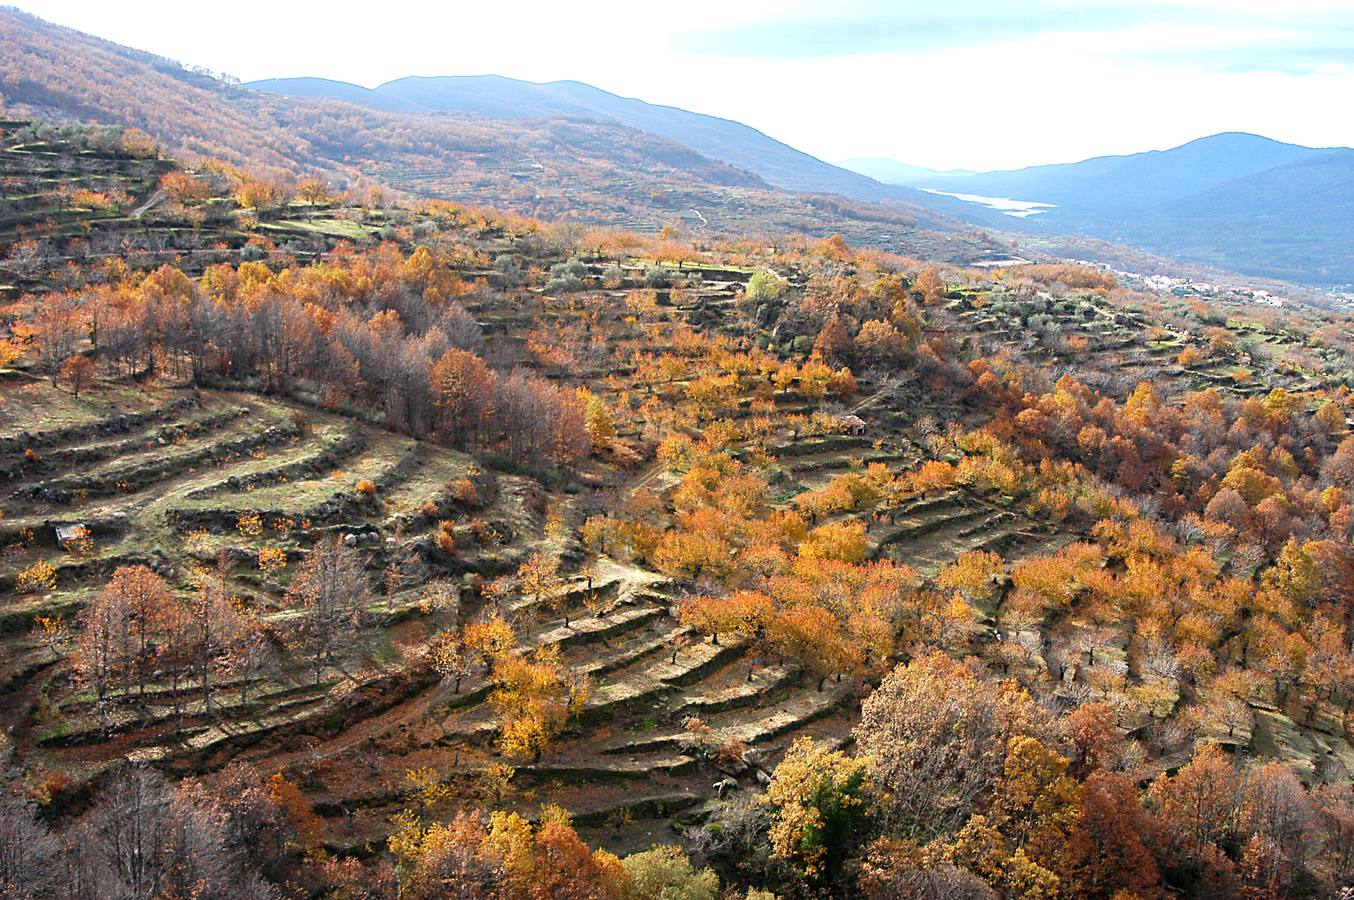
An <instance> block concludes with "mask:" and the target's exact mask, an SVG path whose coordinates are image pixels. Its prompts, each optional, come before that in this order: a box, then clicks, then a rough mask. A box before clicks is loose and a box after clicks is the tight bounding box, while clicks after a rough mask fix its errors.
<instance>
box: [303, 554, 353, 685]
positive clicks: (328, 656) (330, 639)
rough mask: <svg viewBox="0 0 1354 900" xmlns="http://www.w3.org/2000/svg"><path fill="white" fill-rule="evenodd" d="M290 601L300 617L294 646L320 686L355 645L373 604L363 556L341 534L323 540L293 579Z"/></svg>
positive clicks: (307, 557)
mask: <svg viewBox="0 0 1354 900" xmlns="http://www.w3.org/2000/svg"><path fill="white" fill-rule="evenodd" d="M286 600H287V605H288V606H290V607H291V608H292V609H294V610H295V611H296V613H297V618H296V620H295V623H294V624H293V625H292V626H291V628H292V630H291V640H290V643H291V644H292V646H294V647H296V648H297V649H298V650H300V651H301V653H302V654H303V655H304V656H305V657H307V658H308V659H309V660H310V666H311V669H312V670H313V672H314V674H315V683H316V684H319V683H320V674H321V673H322V672H323V671H324V667H325V665H326V664H328V663H330V662H332V661H333V660H334V659H335V658H336V657H337V656H338V655H339V654H341V653H343V652H344V651H345V650H347V649H348V648H349V647H351V646H352V645H353V643H354V642H355V640H356V638H357V634H358V627H359V625H360V624H361V621H362V616H363V614H364V612H365V611H366V608H367V606H368V604H369V603H370V602H371V594H370V586H369V584H368V582H367V576H366V573H365V572H364V571H363V567H362V559H361V557H360V556H358V554H357V551H355V550H353V549H352V548H350V547H348V546H346V545H345V544H344V543H343V541H342V540H341V539H340V538H339V536H338V535H330V536H329V537H326V538H322V539H321V540H320V541H319V542H317V543H316V544H315V546H314V548H313V549H312V550H311V552H310V554H309V555H307V556H306V559H305V561H304V562H302V563H301V566H300V568H299V569H298V570H297V572H296V575H295V577H294V578H292V582H291V585H290V587H288V589H287V597H286Z"/></svg>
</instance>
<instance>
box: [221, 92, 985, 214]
mask: <svg viewBox="0 0 1354 900" xmlns="http://www.w3.org/2000/svg"><path fill="white" fill-rule="evenodd" d="M245 86H246V87H248V88H252V89H254V90H258V91H263V92H269V93H275V94H282V95H286V96H289V97H297V98H308V99H316V98H328V99H338V100H348V101H350V102H354V103H362V104H364V105H366V106H369V107H372V108H373V109H399V110H404V111H409V112H444V113H446V112H450V113H468V114H472V115H479V116H489V117H493V118H497V119H532V118H554V117H560V116H567V117H572V118H581V119H588V120H591V121H596V122H603V123H606V122H614V123H617V124H621V125H625V126H627V127H629V128H637V129H639V130H641V131H645V132H648V133H649V134H654V135H658V136H660V137H665V138H668V139H671V140H675V141H680V142H681V143H683V144H686V145H687V146H690V147H692V148H693V149H695V150H696V151H698V152H700V153H701V154H703V155H705V156H708V157H710V158H711V159H715V160H719V161H721V162H724V163H728V164H729V165H732V166H736V167H738V168H740V169H746V170H747V171H749V172H752V173H754V174H756V175H758V176H759V177H761V178H762V179H764V180H765V181H766V182H768V183H769V184H772V185H774V186H776V187H779V188H784V189H785V190H790V191H800V192H805V193H820V194H839V195H841V196H843V197H848V198H850V199H853V200H863V201H866V202H880V201H886V200H901V201H904V202H907V203H912V204H915V205H917V206H918V207H920V208H923V209H930V210H934V211H936V212H939V213H941V214H944V215H949V216H956V217H959V218H963V219H965V220H966V221H969V222H973V223H975V224H980V225H987V226H994V225H1002V224H1004V223H1002V222H1001V220H1000V219H999V218H997V217H994V216H992V215H990V214H988V213H987V212H986V211H984V210H974V209H972V208H968V207H965V206H963V205H961V204H958V203H955V202H954V201H952V200H950V199H949V198H947V197H936V196H934V195H927V194H925V193H923V192H921V191H917V190H915V189H913V188H910V187H902V186H899V185H893V184H883V183H881V182H880V181H876V180H875V179H874V178H873V177H869V176H867V175H862V174H860V173H859V172H855V171H850V170H848V169H845V168H842V167H840V166H834V165H832V164H830V163H826V162H823V161H822V160H820V159H817V158H816V157H813V156H811V155H809V154H808V153H805V152H803V151H801V150H797V149H795V148H794V147H791V146H789V145H788V144H784V143H782V142H780V141H778V140H776V139H774V138H772V137H769V136H768V135H766V134H763V133H762V132H760V131H758V130H757V129H755V128H752V127H750V126H748V125H744V124H743V123H741V122H735V121H732V120H729V119H722V118H719V117H717V116H709V115H704V114H702V113H695V112H690V111H688V110H685V109H678V108H677V107H673V106H661V105H658V104H653V103H646V102H645V101H643V100H637V99H635V98H632V97H621V96H619V95H617V94H613V93H610V92H609V91H604V90H601V89H600V88H596V87H593V86H592V85H589V84H584V83H582V82H579V81H553V82H548V83H545V84H537V83H535V82H530V81H521V80H519V79H515V78H505V77H503V76H500V75H473V76H469V75H468V76H461V75H454V76H437V77H408V78H400V79H397V80H395V81H390V82H387V83H385V84H382V85H380V86H378V87H376V88H374V89H370V90H369V89H367V88H363V87H360V86H358V85H354V84H347V83H345V82H335V81H329V80H327V79H323V78H283V79H269V80H266V81H254V82H249V83H248V84H246V85H245Z"/></svg>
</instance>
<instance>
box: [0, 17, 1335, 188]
mask: <svg viewBox="0 0 1354 900" xmlns="http://www.w3.org/2000/svg"><path fill="white" fill-rule="evenodd" d="M0 2H9V3H11V4H13V5H16V6H18V7H19V8H21V9H24V10H27V11H28V12H32V13H34V14H36V15H39V16H41V17H43V18H45V19H48V20H49V21H53V22H57V23H59V24H62V25H69V26H71V27H73V28H77V29H79V30H81V31H86V32H89V33H91V34H95V35H98V36H99V37H103V38H107V39H109V40H113V41H116V42H118V43H121V44H126V45H129V46H132V47H137V48H139V49H142V50H148V51H151V52H153V53H157V54H160V55H162V56H167V57H170V58H173V59H176V60H178V61H180V62H182V63H185V64H191V65H198V66H203V67H206V68H208V69H211V70H213V71H216V72H222V73H226V74H229V75H232V76H235V77H238V78H240V79H242V80H245V81H249V80H253V79H259V78H273V77H289V76H299V75H311V76H319V77H325V78H334V79H338V80H342V81H350V82H354V83H356V84H361V85H364V86H367V87H374V86H376V85H378V84H380V83H382V82H384V81H388V80H392V79H395V78H399V77H402V76H405V75H483V74H497V75H506V76H510V77H514V78H523V79H526V80H529V81H551V80H556V79H575V80H578V81H585V82H588V83H589V84H593V85H596V86H597V87H600V88H603V89H605V90H609V91H612V92H614V93H617V94H623V95H625V96H631V97H638V98H640V99H642V100H647V101H649V102H652V103H664V104H669V105H672V106H679V107H682V108H684V109H689V110H693V111H695V112H702V113H708V114H712V115H718V116H723V117H726V118H730V119H736V120H738V121H741V122H744V123H746V124H748V125H751V126H753V127H755V128H758V129H760V130H761V131H763V132H765V133H767V134H769V135H771V136H772V137H774V138H777V139H778V140H782V141H784V142H786V143H788V144H791V145H793V146H795V147H798V148H799V149H801V150H804V151H807V152H809V153H812V154H813V155H815V156H817V157H819V158H821V159H825V160H828V161H831V162H837V161H840V160H843V159H847V158H852V157H889V158H892V159H896V160H899V161H901V162H905V163H910V164H913V165H921V166H928V167H932V168H938V169H950V168H967V169H977V170H990V169H1004V168H1017V167H1020V166H1026V165H1034V164H1040V163H1053V162H1070V161H1074V160H1079V159H1084V158H1086V157H1090V156H1096V155H1101V154H1107V153H1132V152H1137V151H1141V150H1153V149H1156V150H1160V149H1166V148H1169V147H1172V146H1176V145H1178V144H1182V143H1185V142H1186V141H1190V140H1193V139H1195V138H1198V137H1202V136H1204V135H1207V134H1214V133H1217V132H1220V131H1250V132H1254V133H1257V134H1264V135H1266V136H1269V137H1273V138H1276V139H1279V140H1285V141H1291V142H1293V143H1300V144H1307V145H1309V146H1319V147H1327V146H1354V116H1350V115H1349V108H1350V103H1351V98H1354V0H1177V2H1151V0H1145V2H1143V0H1120V2H1110V0H1020V2H1006V0H1003V2H999V0H893V2H888V0H834V2H831V3H823V2H821V0H820V2H808V0H683V2H681V3H644V2H636V0H598V2H587V3H585V2H574V3H569V2H561V0H511V2H502V0H475V2H464V0H443V2H440V3H436V4H433V3H428V2H412V0H383V2H381V3H376V4H373V3H370V2H361V3H353V2H348V0H330V2H323V3H319V2H311V0H266V2H265V0H231V2H230V3H228V4H220V5H218V6H216V7H214V12H213V13H212V14H211V16H210V17H199V16H197V15H195V13H196V12H197V10H198V9H200V7H198V6H197V5H196V4H184V3H182V2H181V0H178V2H164V0H145V2H136V0H119V2H109V0H0Z"/></svg>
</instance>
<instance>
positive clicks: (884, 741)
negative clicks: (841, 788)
mask: <svg viewBox="0 0 1354 900" xmlns="http://www.w3.org/2000/svg"><path fill="white" fill-rule="evenodd" d="M1043 723H1044V716H1043V714H1042V713H1041V712H1040V711H1039V709H1038V707H1037V706H1036V705H1035V703H1034V701H1033V699H1032V698H1031V697H1030V696H1029V695H1028V694H1027V693H1025V692H1024V691H1023V690H1021V689H1019V688H1017V687H1016V686H1015V685H1014V684H1011V683H1002V682H997V681H995V680H993V679H991V678H990V677H989V676H987V675H986V674H985V673H984V672H983V671H982V670H981V668H980V667H979V666H978V664H977V663H976V662H975V661H973V660H969V661H967V662H964V663H961V662H956V661H954V660H951V659H950V658H948V657H946V656H943V655H941V654H932V655H929V656H923V657H921V658H919V659H916V660H914V661H912V662H910V663H908V664H907V665H904V666H899V667H898V668H896V669H894V670H893V672H891V673H890V674H889V675H888V676H887V677H885V679H884V681H883V682H882V683H881V684H880V686H879V687H878V689H876V690H875V692H874V693H873V694H871V695H870V696H869V697H868V698H867V699H866V700H865V702H864V703H863V704H862V706H861V721H860V724H859V725H857V726H856V728H855V731H854V732H853V733H854V735H855V738H856V742H857V745H858V746H859V748H860V751H861V753H862V755H864V756H867V757H868V758H869V759H870V760H871V765H870V777H871V779H872V780H873V781H874V782H875V783H876V784H877V785H879V786H880V787H881V788H883V789H885V790H886V791H888V799H887V801H885V802H883V803H882V804H881V808H880V812H881V815H882V818H883V821H884V822H885V824H886V827H887V829H888V830H889V831H890V832H891V833H893V834H895V835H898V836H901V837H917V838H924V837H929V836H933V835H941V834H947V833H951V832H953V831H956V830H958V828H959V827H960V826H961V825H963V823H964V822H965V821H966V820H967V819H968V816H969V815H970V813H972V812H973V811H974V810H975V809H977V808H981V807H982V806H984V805H985V804H986V803H988V802H990V799H991V797H992V794H993V791H994V790H995V789H996V786H997V784H998V782H999V780H1000V779H1001V776H1002V773H1003V771H1004V769H1005V763H1006V751H1007V744H1008V741H1009V739H1010V738H1011V737H1014V736H1017V735H1022V734H1027V735H1032V736H1037V734H1038V733H1039V732H1040V731H1041V730H1042V729H1043V728H1044V724H1043Z"/></svg>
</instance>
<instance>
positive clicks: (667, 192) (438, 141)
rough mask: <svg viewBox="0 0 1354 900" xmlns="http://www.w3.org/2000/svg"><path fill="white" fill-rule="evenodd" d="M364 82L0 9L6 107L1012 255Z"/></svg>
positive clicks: (686, 212)
mask: <svg viewBox="0 0 1354 900" xmlns="http://www.w3.org/2000/svg"><path fill="white" fill-rule="evenodd" d="M349 87H351V86H349ZM329 88H333V85H332V84H331V85H329ZM362 90H363V89H361V88H353V89H352V90H348V89H347V88H342V89H341V90H337V89H336V90H335V92H337V93H340V94H342V95H343V98H344V100H333V99H309V100H304V99H295V98H289V97H282V96H278V95H274V94H267V93H263V92H261V91H251V90H246V89H244V88H241V87H239V86H237V85H232V84H228V83H224V82H222V81H219V80H216V79H214V78H212V77H210V76H207V75H204V74H202V73H200V72H197V71H194V70H191V69H187V68H184V67H183V66H181V65H180V64H178V63H176V62H173V61H171V60H167V59H163V58H160V57H156V56H153V55H151V54H147V53H143V52H141V51H138V50H134V49H131V48H127V47H123V46H120V45H117V44H113V43H110V42H108V41H103V40H100V39H98V38H95V37H91V36H89V35H85V34H81V33H79V32H76V31H73V30H71V29H68V28H62V27H58V26H54V25H51V24H49V23H46V22H44V21H42V20H41V19H38V18H37V17H34V16H30V15H27V14H24V13H21V12H19V11H17V10H13V9H0V106H7V107H10V108H13V109H14V111H15V112H17V113H19V114H20V115H32V116H34V117H37V118H40V119H45V120H49V121H51V120H56V121H62V120H77V121H84V122H93V123H100V124H109V125H122V126H132V127H136V128H140V129H142V130H144V131H146V132H147V133H148V134H150V135H151V136H153V137H154V138H155V139H157V140H159V141H161V142H162V143H163V144H164V145H165V147H166V148H167V149H168V150H170V151H171V152H173V153H174V154H175V155H178V156H186V157H193V156H202V157H211V158H216V159H220V160H223V161H225V162H228V163H230V164H232V165H235V166H238V167H241V168H244V169H249V170H255V171H257V170H265V171H272V172H273V173H276V174H279V175H282V176H285V177H295V176H298V175H301V174H304V173H307V172H314V171H319V172H322V173H323V174H324V175H325V176H326V177H327V178H329V179H330V180H331V181H334V182H336V183H338V184H340V185H342V186H345V187H348V186H361V185H363V184H364V183H365V182H367V181H369V180H374V181H377V182H379V183H381V184H385V185H390V186H393V187H396V188H398V189H401V190H404V191H407V192H408V193H410V194H412V195H416V196H425V197H436V198H441V199H447V200H452V201H456V202H459V203H464V204H467V205H473V206H492V207H495V208H497V209H502V210H511V211H513V212H518V213H521V214H524V215H528V216H532V217H535V218H542V219H549V220H556V221H558V220H569V221H576V222H580V223H584V224H590V225H605V226H620V227H625V228H629V229H632V230H639V231H649V232H653V231H657V230H659V229H660V228H662V227H663V226H665V225H671V224H684V225H686V226H687V227H689V228H691V229H693V230H702V231H708V232H711V233H718V234H729V235H731V234H757V233H764V234H786V233H794V234H805V235H808V236H811V237H828V236H830V235H832V234H834V233H840V234H842V235H843V236H844V237H845V238H846V239H847V240H848V241H851V242H853V243H860V244H864V245H868V246H874V247H880V248H882V249H889V250H893V251H896V252H902V253H908V254H912V255H924V256H930V257H934V258H941V259H947V260H950V261H953V262H956V263H968V262H973V261H977V260H981V259H990V258H993V257H1001V256H1006V255H1008V254H1009V250H1008V249H1007V248H1005V247H1004V246H1003V245H1001V244H999V243H998V242H996V241H994V240H992V239H991V238H988V237H986V236H982V235H974V234H966V233H964V230H965V229H966V228H967V227H968V225H967V224H966V222H965V221H963V220H960V219H958V218H954V217H950V216H946V215H944V214H938V213H936V212H935V211H933V210H931V209H928V208H925V207H923V206H921V205H918V204H913V203H905V202H900V201H896V200H891V199H889V198H887V197H880V198H878V199H879V200H880V201H881V202H880V203H879V204H871V205H864V204H861V203H858V202H849V201H845V200H841V199H838V198H834V197H817V196H806V195H800V194H793V193H787V192H786V191H784V190H779V189H775V188H773V187H772V185H771V184H769V183H768V182H767V181H766V180H764V179H763V178H761V177H760V176H758V175H757V174H756V173H753V172H749V171H747V170H746V169H744V168H741V167H739V166H737V165H732V164H730V163H729V162H727V161H723V160H717V159H713V158H711V157H710V156H708V155H707V154H703V153H701V152H699V150H697V149H693V148H692V147H691V146H690V145H688V144H686V143H682V142H679V141H674V140H671V139H669V138H666V137H664V136H662V135H661V134H656V133H653V132H649V131H642V130H638V129H637V128H635V127H631V126H627V125H625V124H622V123H620V122H618V121H616V120H615V119H604V120H601V121H599V120H598V119H597V117H587V118H584V117H578V118H563V117H554V118H530V119H521V118H517V119H514V120H512V121H509V120H505V119H501V118H490V117H487V116H484V115H475V114H463V113H449V112H428V111H418V110H410V109H404V108H383V109H377V108H373V106H372V105H371V104H370V103H369V102H367V100H369V99H370V98H366V99H364V100H363V102H362V103H361V104H360V105H359V104H357V103H353V102H345V101H352V100H357V99H360V98H362V97H363V96H364V95H363V94H362V93H361V92H362ZM354 92H356V93H354ZM379 102H382V103H384V105H385V106H387V107H391V106H394V107H401V106H403V105H408V104H405V103H402V102H399V101H391V102H389V103H385V102H384V101H379ZM786 149H787V150H788V149H789V148H786ZM806 158H807V157H806ZM822 165H824V166H825V165H826V164H822ZM827 168H828V169H831V167H827ZM851 177H852V178H857V177H859V176H851ZM861 180H862V181H865V182H868V179H863V178H862V179H861Z"/></svg>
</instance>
